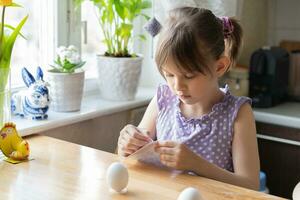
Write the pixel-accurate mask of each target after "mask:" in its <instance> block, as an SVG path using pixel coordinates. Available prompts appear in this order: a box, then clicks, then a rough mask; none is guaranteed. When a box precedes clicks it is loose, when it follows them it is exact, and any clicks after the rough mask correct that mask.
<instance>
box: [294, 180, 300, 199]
mask: <svg viewBox="0 0 300 200" xmlns="http://www.w3.org/2000/svg"><path fill="white" fill-rule="evenodd" d="M293 200H300V182H299V183H298V184H297V185H296V187H295V188H294V191H293Z"/></svg>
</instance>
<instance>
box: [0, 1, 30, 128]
mask: <svg viewBox="0 0 300 200" xmlns="http://www.w3.org/2000/svg"><path fill="white" fill-rule="evenodd" d="M8 7H21V6H20V5H18V4H16V3H13V2H12V0H0V8H1V17H0V19H1V21H0V128H1V127H2V126H3V124H4V123H5V122H7V121H8V120H9V119H10V60H11V53H12V50H13V46H14V43H15V41H16V38H17V36H18V35H19V34H20V30H21V29H22V27H23V25H24V24H25V22H26V20H27V18H28V16H25V17H24V18H23V19H22V20H21V22H20V23H19V24H18V25H17V26H16V27H13V26H11V25H9V24H5V19H4V17H5V10H6V8H8ZM20 35H21V34H20ZM21 36H22V35H21Z"/></svg>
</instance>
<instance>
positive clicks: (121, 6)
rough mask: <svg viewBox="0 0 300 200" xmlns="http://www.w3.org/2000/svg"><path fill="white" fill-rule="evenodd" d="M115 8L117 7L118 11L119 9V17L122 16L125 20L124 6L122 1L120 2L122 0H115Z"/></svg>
mask: <svg viewBox="0 0 300 200" xmlns="http://www.w3.org/2000/svg"><path fill="white" fill-rule="evenodd" d="M115 8H116V11H117V13H118V15H119V17H120V18H121V19H122V20H125V12H124V6H123V5H122V3H121V2H120V0H115Z"/></svg>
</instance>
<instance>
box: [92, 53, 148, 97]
mask: <svg viewBox="0 0 300 200" xmlns="http://www.w3.org/2000/svg"><path fill="white" fill-rule="evenodd" d="M142 61H143V57H142V56H139V57H134V58H116V57H106V56H100V55H98V56H97V70H98V87H99V90H100V95H101V96H102V97H103V98H104V99H108V100H115V101H128V100H133V99H134V98H135V95H136V92H137V86H138V83H139V79H140V75H141V67H142Z"/></svg>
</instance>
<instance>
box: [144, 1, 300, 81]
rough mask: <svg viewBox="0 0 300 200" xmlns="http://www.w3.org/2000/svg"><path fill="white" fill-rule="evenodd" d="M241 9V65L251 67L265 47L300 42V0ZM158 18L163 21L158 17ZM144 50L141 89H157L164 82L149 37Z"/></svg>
mask: <svg viewBox="0 0 300 200" xmlns="http://www.w3.org/2000/svg"><path fill="white" fill-rule="evenodd" d="M156 2H157V3H156V5H155V6H156V10H155V13H160V12H161V9H162V6H161V4H159V1H158V0H157V1H156ZM240 9H241V10H238V11H237V14H238V16H239V17H238V18H239V19H240V20H241V24H242V26H243V30H244V46H243V49H242V51H241V55H240V58H239V61H238V63H239V64H242V65H245V66H249V62H250V56H251V54H252V52H253V51H255V50H256V49H258V48H260V47H262V46H265V45H279V42H280V41H281V40H298V41H300V0H243V3H242V6H241V7H240ZM149 14H150V15H151V13H149ZM156 17H157V18H158V19H160V20H162V19H163V17H162V16H161V15H158V14H156ZM140 50H141V51H140V52H142V53H143V54H144V55H145V60H144V66H143V72H142V77H141V85H142V86H157V85H158V84H159V83H160V82H163V81H164V80H163V79H162V78H161V76H160V74H159V73H158V71H157V69H156V66H155V63H154V61H153V59H152V58H151V57H150V54H151V37H149V36H147V44H145V43H144V44H143V45H142V46H140Z"/></svg>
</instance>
